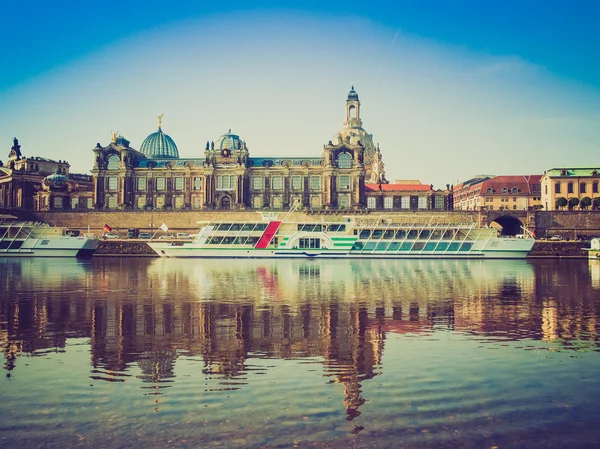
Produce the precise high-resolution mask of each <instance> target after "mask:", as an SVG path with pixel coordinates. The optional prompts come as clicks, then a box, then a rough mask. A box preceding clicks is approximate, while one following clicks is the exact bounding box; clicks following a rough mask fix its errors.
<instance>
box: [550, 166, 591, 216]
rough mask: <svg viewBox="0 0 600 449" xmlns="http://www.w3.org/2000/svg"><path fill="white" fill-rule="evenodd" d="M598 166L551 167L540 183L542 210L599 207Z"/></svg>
mask: <svg viewBox="0 0 600 449" xmlns="http://www.w3.org/2000/svg"><path fill="white" fill-rule="evenodd" d="M599 173H600V167H571V168H552V169H550V170H546V172H544V175H543V176H542V178H541V180H540V183H541V186H542V205H543V207H544V210H561V209H584V210H585V209H600V191H599V190H598V183H599V182H600V175H599Z"/></svg>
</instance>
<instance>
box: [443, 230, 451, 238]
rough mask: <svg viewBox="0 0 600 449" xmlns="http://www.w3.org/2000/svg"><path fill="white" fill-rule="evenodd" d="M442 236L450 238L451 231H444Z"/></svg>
mask: <svg viewBox="0 0 600 449" xmlns="http://www.w3.org/2000/svg"><path fill="white" fill-rule="evenodd" d="M442 238H443V239H445V240H452V231H444V235H443V236H442Z"/></svg>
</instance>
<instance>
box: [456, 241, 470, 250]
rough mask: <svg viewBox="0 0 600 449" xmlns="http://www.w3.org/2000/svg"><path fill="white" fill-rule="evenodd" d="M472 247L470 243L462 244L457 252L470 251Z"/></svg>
mask: <svg viewBox="0 0 600 449" xmlns="http://www.w3.org/2000/svg"><path fill="white" fill-rule="evenodd" d="M472 246H473V244H472V243H471V242H465V243H463V244H462V246H461V247H460V250H459V251H470V250H471V247H472Z"/></svg>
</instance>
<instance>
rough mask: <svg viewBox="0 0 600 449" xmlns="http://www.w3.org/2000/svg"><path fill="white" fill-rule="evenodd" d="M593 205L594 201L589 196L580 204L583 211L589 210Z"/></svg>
mask: <svg viewBox="0 0 600 449" xmlns="http://www.w3.org/2000/svg"><path fill="white" fill-rule="evenodd" d="M591 205H592V199H591V198H590V197H589V196H584V197H583V198H581V202H580V203H579V207H581V208H582V209H587V208H588V207H590V206H591Z"/></svg>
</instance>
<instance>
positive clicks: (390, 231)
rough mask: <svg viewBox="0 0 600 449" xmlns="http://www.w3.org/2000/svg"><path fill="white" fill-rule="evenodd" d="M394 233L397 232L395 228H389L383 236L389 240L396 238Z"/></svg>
mask: <svg viewBox="0 0 600 449" xmlns="http://www.w3.org/2000/svg"><path fill="white" fill-rule="evenodd" d="M394 234H395V232H394V230H393V229H388V230H387V231H385V232H384V233H383V238H384V239H388V240H390V239H393V238H394Z"/></svg>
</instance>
